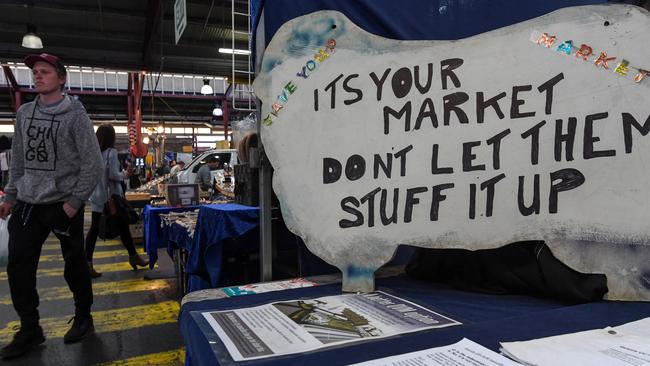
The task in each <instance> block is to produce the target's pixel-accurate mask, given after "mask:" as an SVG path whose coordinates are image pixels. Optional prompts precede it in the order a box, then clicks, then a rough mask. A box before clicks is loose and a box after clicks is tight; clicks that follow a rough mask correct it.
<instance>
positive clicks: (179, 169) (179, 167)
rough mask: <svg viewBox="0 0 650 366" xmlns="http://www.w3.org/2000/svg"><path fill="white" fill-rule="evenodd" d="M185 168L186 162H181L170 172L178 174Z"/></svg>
mask: <svg viewBox="0 0 650 366" xmlns="http://www.w3.org/2000/svg"><path fill="white" fill-rule="evenodd" d="M183 168H185V162H184V161H179V162H178V164H176V165H174V166H173V167H172V169H171V170H170V171H169V172H170V173H172V174H173V175H176V174H178V173H179V172H180V171H181V170H183Z"/></svg>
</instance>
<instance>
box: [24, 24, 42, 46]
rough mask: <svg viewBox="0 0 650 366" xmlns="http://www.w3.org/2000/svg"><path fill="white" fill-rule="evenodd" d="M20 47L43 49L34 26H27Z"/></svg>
mask: <svg viewBox="0 0 650 366" xmlns="http://www.w3.org/2000/svg"><path fill="white" fill-rule="evenodd" d="M22 46H23V47H25V48H31V49H41V48H43V41H41V37H39V36H38V35H37V34H36V26H35V25H33V24H27V33H25V35H24V36H23V43H22Z"/></svg>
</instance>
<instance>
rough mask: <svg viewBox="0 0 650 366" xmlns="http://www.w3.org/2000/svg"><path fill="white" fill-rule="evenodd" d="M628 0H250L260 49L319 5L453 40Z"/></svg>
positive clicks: (384, 31)
mask: <svg viewBox="0 0 650 366" xmlns="http://www.w3.org/2000/svg"><path fill="white" fill-rule="evenodd" d="M609 2H618V3H620V2H630V1H611V0H546V1H521V0H489V1H488V0H437V1H435V0H434V1H432V0H426V1H425V0H409V1H396V0H353V1H350V0H309V1H297V0H251V16H252V18H253V19H252V24H253V27H254V28H253V32H252V33H253V35H254V38H253V41H252V45H251V49H252V50H253V54H254V55H257V54H258V51H262V50H263V49H264V48H265V47H266V45H268V43H269V42H270V41H271V38H273V35H274V34H275V32H276V31H277V30H278V28H280V27H281V26H282V24H284V23H286V22H288V21H289V20H291V19H293V18H296V17H299V16H301V15H305V14H309V13H312V12H315V11H319V10H336V11H339V12H341V13H343V14H345V16H347V17H348V18H349V19H350V20H351V21H353V22H354V23H355V24H357V25H358V26H359V27H361V28H363V29H364V30H366V31H368V32H370V33H373V34H376V35H379V36H382V37H386V38H392V39H402V40H433V39H435V40H452V39H461V38H466V37H471V36H474V35H477V34H480V33H484V32H487V31H491V30H494V29H497V28H501V27H505V26H508V25H511V24H515V23H519V22H522V21H525V20H528V19H532V18H535V17H538V16H541V15H544V14H547V13H549V12H552V11H554V10H557V9H560V8H564V7H569V6H579V5H593V4H605V3H609Z"/></svg>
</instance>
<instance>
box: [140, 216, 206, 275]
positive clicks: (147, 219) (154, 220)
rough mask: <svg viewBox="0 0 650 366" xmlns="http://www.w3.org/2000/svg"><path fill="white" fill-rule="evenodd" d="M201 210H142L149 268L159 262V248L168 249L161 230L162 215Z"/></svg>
mask: <svg viewBox="0 0 650 366" xmlns="http://www.w3.org/2000/svg"><path fill="white" fill-rule="evenodd" d="M197 208H199V206H186V207H152V206H151V205H146V206H144V209H143V210H142V221H143V226H144V230H143V234H144V248H145V250H146V251H147V255H148V256H149V268H153V267H154V265H155V264H156V261H157V260H158V248H167V245H168V238H167V236H166V235H165V232H164V231H163V228H161V224H160V214H165V213H169V212H172V211H173V212H183V211H190V210H194V209H197Z"/></svg>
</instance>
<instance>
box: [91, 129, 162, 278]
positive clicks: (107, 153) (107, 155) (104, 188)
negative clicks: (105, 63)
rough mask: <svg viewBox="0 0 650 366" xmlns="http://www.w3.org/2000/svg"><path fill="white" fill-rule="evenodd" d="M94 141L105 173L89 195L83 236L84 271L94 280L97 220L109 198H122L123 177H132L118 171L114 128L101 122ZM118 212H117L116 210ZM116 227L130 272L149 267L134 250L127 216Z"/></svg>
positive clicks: (97, 231) (119, 215) (120, 218)
mask: <svg viewBox="0 0 650 366" xmlns="http://www.w3.org/2000/svg"><path fill="white" fill-rule="evenodd" d="M96 135H97V141H98V142H99V148H100V150H101V152H102V161H103V171H106V173H105V176H104V179H102V180H100V182H99V183H98V184H97V186H96V187H95V190H94V191H93V194H92V195H91V196H90V204H91V208H92V219H91V222H90V228H89V229H88V235H86V260H87V261H88V268H89V270H90V276H91V277H92V278H97V277H99V276H101V275H102V274H101V273H99V272H97V271H96V270H95V268H94V267H93V253H94V252H95V244H97V236H98V234H99V220H100V219H101V217H102V212H103V211H104V204H106V202H108V200H109V199H110V197H111V196H113V195H117V196H123V195H124V192H123V191H122V185H121V184H120V183H121V182H122V181H123V180H124V178H125V177H127V176H130V175H132V174H133V170H132V169H130V170H128V171H127V172H121V171H120V163H119V161H118V160H117V150H115V129H113V126H111V125H110V124H108V123H104V124H102V125H101V126H99V128H97V133H96ZM118 211H119V209H118ZM117 216H118V218H119V228H120V240H121V241H122V245H124V248H126V250H127V251H128V252H129V264H130V265H131V267H133V270H137V269H138V266H141V267H145V266H148V265H149V261H148V260H145V259H143V258H142V257H141V256H140V255H139V254H138V253H137V252H136V251H135V245H134V244H133V238H132V237H131V231H130V230H129V222H128V221H127V220H128V218H127V215H123V214H119V213H118V215H117Z"/></svg>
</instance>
